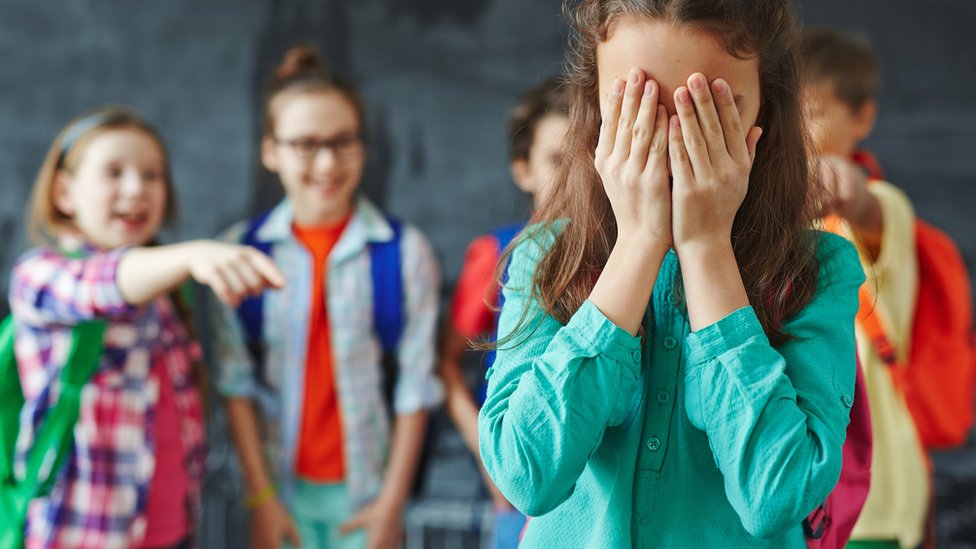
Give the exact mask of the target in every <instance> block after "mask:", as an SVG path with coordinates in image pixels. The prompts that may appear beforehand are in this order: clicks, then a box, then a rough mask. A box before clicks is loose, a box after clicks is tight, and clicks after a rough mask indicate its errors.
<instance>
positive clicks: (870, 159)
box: [851, 149, 885, 180]
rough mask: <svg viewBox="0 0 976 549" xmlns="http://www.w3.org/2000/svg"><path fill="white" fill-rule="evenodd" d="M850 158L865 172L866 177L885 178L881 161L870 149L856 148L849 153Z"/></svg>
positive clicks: (871, 178) (872, 178)
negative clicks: (852, 152)
mask: <svg viewBox="0 0 976 549" xmlns="http://www.w3.org/2000/svg"><path fill="white" fill-rule="evenodd" d="M851 160H852V161H853V162H854V163H855V164H857V165H858V166H860V167H861V169H863V170H864V171H865V173H867V175H868V179H870V180H881V179H884V178H885V177H884V171H883V170H882V169H881V163H880V162H878V158H877V157H876V156H874V155H873V154H871V152H870V151H867V150H864V149H858V150H856V151H854V154H852V155H851Z"/></svg>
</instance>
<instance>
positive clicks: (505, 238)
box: [486, 223, 525, 368]
mask: <svg viewBox="0 0 976 549" xmlns="http://www.w3.org/2000/svg"><path fill="white" fill-rule="evenodd" d="M524 228H525V223H516V224H515V225H509V226H507V227H502V228H501V229H498V230H495V231H492V232H491V236H493V237H494V238H495V240H496V241H497V242H498V257H499V258H501V257H502V255H503V254H504V253H505V249H506V248H508V246H509V245H510V244H511V243H512V241H513V240H515V238H516V237H517V236H518V235H519V233H521V232H522V229H524ZM509 259H511V258H509ZM510 262H511V261H506V263H505V268H504V269H503V270H502V276H501V280H499V282H500V283H501V286H505V284H506V283H508V264H509V263H510ZM495 305H497V307H498V311H496V312H495V329H496V331H497V329H498V317H499V316H500V315H501V311H502V306H503V305H505V295H504V294H503V293H502V289H501V288H499V289H498V299H497V301H496V303H495ZM497 336H498V334H497V333H495V334H492V336H491V337H492V340H494V339H496V338H497ZM486 362H487V364H488V367H489V368H491V365H492V364H493V363H494V362H495V352H494V351H490V353H489V354H488V356H487V357H486Z"/></svg>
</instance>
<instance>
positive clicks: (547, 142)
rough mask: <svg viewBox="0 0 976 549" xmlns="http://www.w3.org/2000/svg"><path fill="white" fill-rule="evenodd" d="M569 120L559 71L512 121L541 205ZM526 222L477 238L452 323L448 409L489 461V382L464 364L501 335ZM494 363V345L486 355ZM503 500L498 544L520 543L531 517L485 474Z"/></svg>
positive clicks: (527, 181) (519, 165) (514, 145)
mask: <svg viewBox="0 0 976 549" xmlns="http://www.w3.org/2000/svg"><path fill="white" fill-rule="evenodd" d="M568 127H569V97H568V95H567V94H566V92H565V89H564V88H563V86H562V83H561V82H560V81H559V80H556V79H550V80H546V81H544V82H542V83H541V84H539V85H537V86H535V87H534V88H532V89H531V90H529V91H528V92H527V93H526V94H525V95H524V96H523V97H522V99H521V100H520V101H519V103H518V105H516V106H515V108H514V109H513V110H512V113H511V115H510V117H509V121H508V137H509V143H510V144H511V145H510V149H509V169H510V170H511V173H512V178H513V179H514V180H515V184H516V185H518V187H519V189H521V190H522V191H524V192H526V193H529V194H530V195H531V196H532V204H533V208H532V209H533V211H535V210H536V209H537V207H538V206H539V205H540V204H542V203H543V202H544V201H545V200H546V197H547V196H548V194H549V192H550V187H551V185H552V181H553V179H554V178H555V175H556V172H557V171H558V170H559V168H560V166H561V164H562V162H563V160H564V159H565V156H564V154H563V141H565V138H566V130H567V128H568ZM524 226H525V223H517V224H515V225H510V226H507V227H502V228H499V229H497V230H495V231H492V232H491V233H490V234H487V235H483V236H480V237H478V238H476V239H475V240H474V241H472V242H471V244H470V246H468V251H467V253H466V254H465V257H464V266H463V267H462V268H461V275H460V277H459V278H458V283H457V288H456V290H455V293H454V301H453V302H452V305H451V313H450V318H449V319H447V322H445V324H444V331H443V336H442V341H441V366H440V373H441V377H442V379H443V380H444V385H445V388H446V390H447V391H446V402H445V405H446V407H447V410H448V412H449V413H450V415H451V419H453V420H454V424H455V425H456V426H457V428H458V431H459V432H460V433H461V436H462V437H463V438H464V441H465V443H466V444H467V445H468V448H469V449H470V450H471V452H472V453H473V454H474V456H475V459H476V460H477V462H478V464H479V468H481V465H480V464H481V458H480V456H479V455H478V408H479V407H480V406H481V404H482V403H483V402H484V390H485V386H484V384H482V385H481V387H480V388H479V392H478V395H477V398H473V397H472V395H471V392H470V391H469V389H468V385H467V383H466V382H465V377H464V375H463V373H462V371H461V363H462V359H463V357H464V354H465V351H466V350H467V347H468V342H469V341H472V340H477V339H483V338H492V339H493V338H494V337H495V332H496V330H497V329H498V312H497V311H498V306H499V305H500V303H499V286H498V281H497V277H496V275H497V269H498V261H499V259H500V258H501V256H502V253H503V252H504V249H505V248H506V247H507V245H508V243H509V242H510V241H511V240H512V239H513V238H514V237H515V236H516V235H517V234H518V232H519V231H521V230H522V228H523V227H524ZM484 360H485V364H484V367H485V368H486V369H487V368H490V367H491V362H492V361H493V360H494V353H493V352H489V353H487V354H486V355H485V357H484ZM485 481H486V485H487V486H488V489H489V491H490V492H491V496H492V502H493V503H494V506H495V530H494V532H493V540H494V541H493V546H494V547H498V548H503V547H516V546H517V545H518V536H519V533H520V532H521V529H522V525H523V523H524V522H525V517H524V515H522V514H521V513H519V512H518V511H517V510H515V509H513V508H512V506H511V504H510V503H509V502H508V501H506V500H505V497H504V496H502V495H501V493H500V492H498V489H497V488H495V486H494V484H492V482H491V480H490V479H488V477H487V475H485Z"/></svg>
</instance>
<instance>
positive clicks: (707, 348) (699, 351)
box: [684, 306, 768, 364]
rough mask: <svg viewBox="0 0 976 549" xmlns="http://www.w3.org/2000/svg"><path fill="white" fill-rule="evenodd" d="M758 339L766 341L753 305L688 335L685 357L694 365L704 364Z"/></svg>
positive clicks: (685, 344) (737, 310)
mask: <svg viewBox="0 0 976 549" xmlns="http://www.w3.org/2000/svg"><path fill="white" fill-rule="evenodd" d="M755 337H762V338H763V339H766V334H765V332H763V328H762V324H761V323H760V322H759V317H757V316H756V311H755V310H754V309H753V308H752V307H751V306H747V307H742V308H740V309H736V310H735V311H732V312H731V313H729V314H728V315H726V316H725V317H724V318H722V319H721V320H719V321H718V322H715V323H713V324H710V325H708V326H705V327H704V328H702V329H700V330H697V331H695V332H692V333H690V334H688V335H687V336H686V337H685V343H684V348H685V356H687V357H688V362H689V363H691V364H703V363H705V362H708V361H711V360H714V359H716V358H718V357H719V356H721V355H722V354H724V353H726V352H727V351H730V350H733V349H737V348H739V347H742V346H744V345H745V344H746V343H748V342H749V340H751V339H753V338H755ZM767 343H768V340H767Z"/></svg>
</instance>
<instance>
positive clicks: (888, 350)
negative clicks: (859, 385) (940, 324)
mask: <svg viewBox="0 0 976 549" xmlns="http://www.w3.org/2000/svg"><path fill="white" fill-rule="evenodd" d="M858 298H859V300H860V302H861V303H860V307H859V308H858V310H857V323H858V324H859V325H860V326H861V329H862V330H864V333H865V335H867V336H868V339H869V340H870V341H871V346H872V347H874V349H875V350H876V351H877V352H878V356H880V357H881V360H882V361H884V363H885V365H886V366H888V367H889V368H890V369H891V370H892V372H897V371H898V368H899V366H900V364H899V361H898V352H897V351H896V350H895V346H894V345H892V343H891V340H890V339H888V336H887V335H885V329H884V326H882V324H881V317H880V315H878V311H877V299H875V296H874V294H873V293H872V292H871V290H870V289H868V286H867V283H865V284H864V285H862V286H861V290H860V292H859V295H858Z"/></svg>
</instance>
